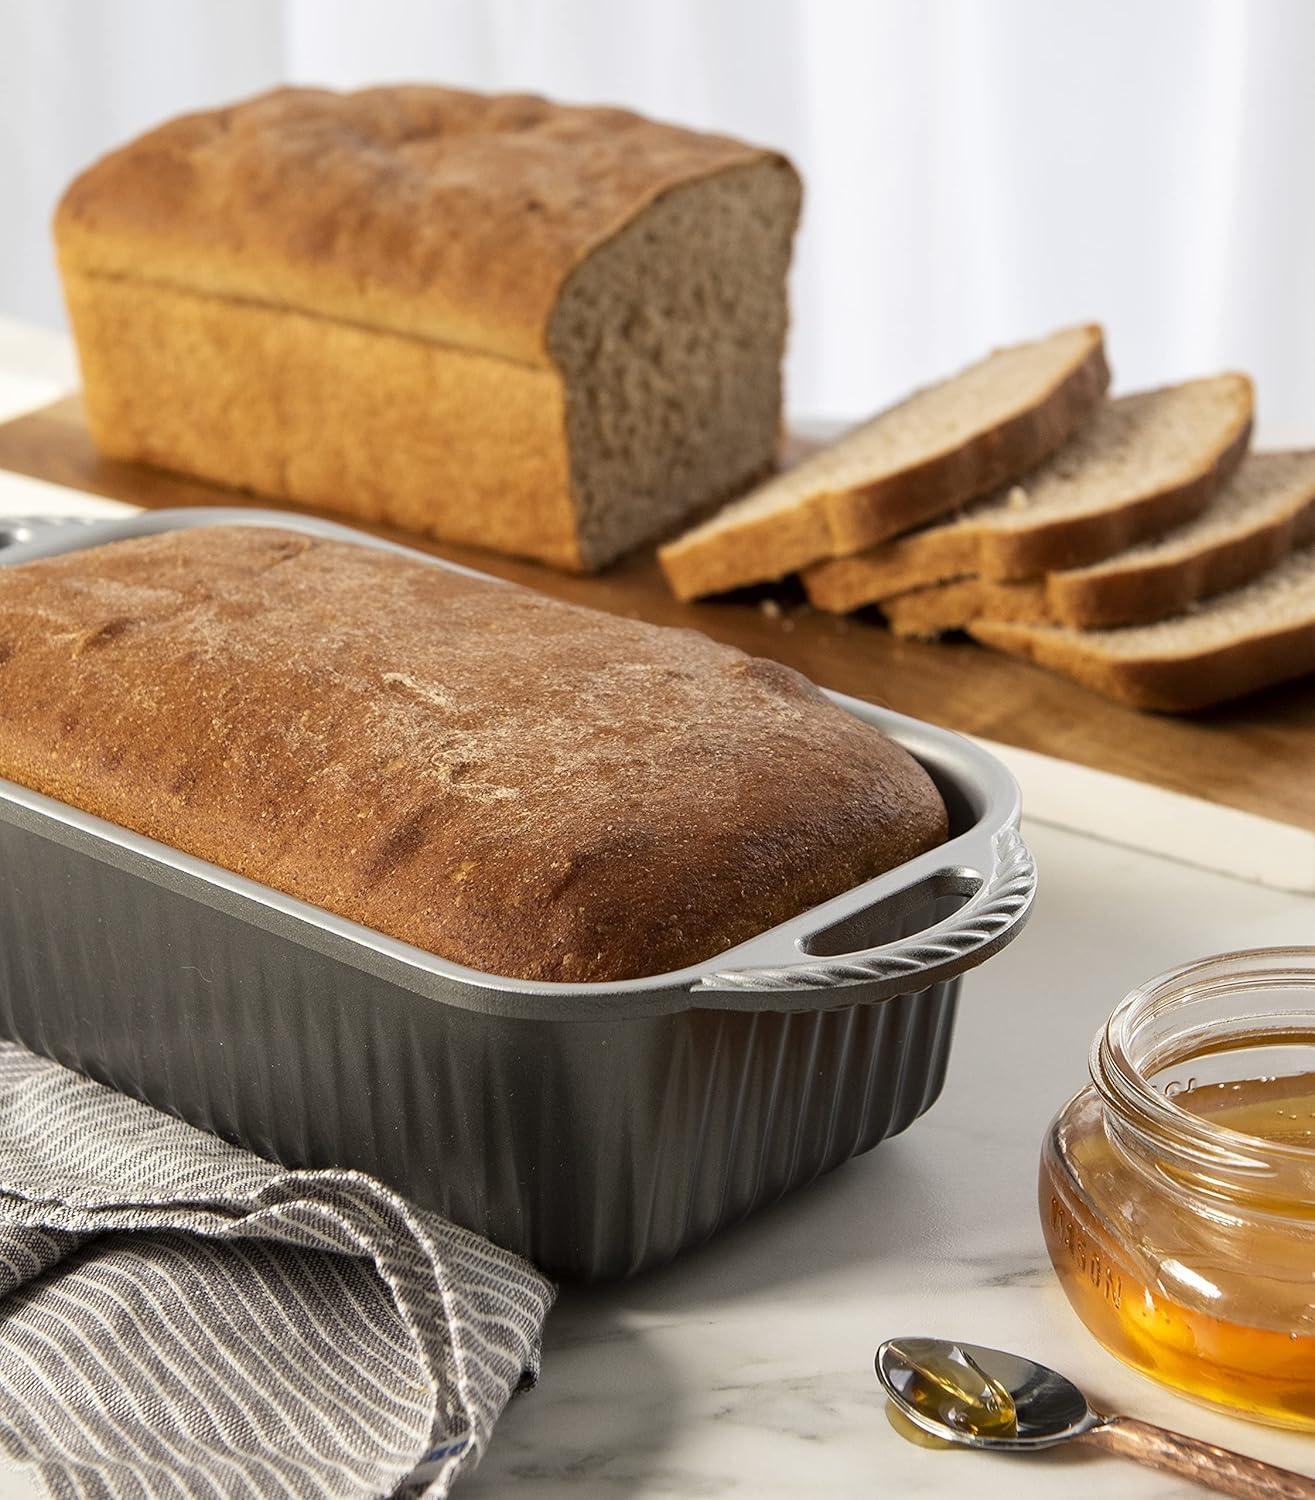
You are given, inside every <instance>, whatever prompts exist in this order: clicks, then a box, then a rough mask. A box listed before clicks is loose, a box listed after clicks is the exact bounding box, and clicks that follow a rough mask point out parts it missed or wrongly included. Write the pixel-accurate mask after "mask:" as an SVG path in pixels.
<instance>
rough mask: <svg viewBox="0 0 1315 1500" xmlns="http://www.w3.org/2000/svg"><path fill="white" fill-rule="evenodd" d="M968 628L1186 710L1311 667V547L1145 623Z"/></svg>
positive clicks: (985, 623) (1131, 695) (1053, 664)
mask: <svg viewBox="0 0 1315 1500" xmlns="http://www.w3.org/2000/svg"><path fill="white" fill-rule="evenodd" d="M968 630H969V633H970V634H971V635H972V636H974V637H975V638H976V639H977V640H979V641H982V642H983V643H984V644H986V645H988V646H995V647H996V648H997V649H999V650H1001V651H1007V652H1009V653H1010V654H1011V655H1014V656H1022V657H1026V658H1027V659H1028V660H1030V661H1034V662H1038V663H1039V664H1040V665H1041V666H1044V667H1050V668H1051V669H1052V670H1053V671H1056V672H1059V673H1062V674H1063V675H1064V676H1065V677H1071V678H1073V679H1074V680H1075V681H1076V682H1081V683H1084V684H1085V685H1086V686H1087V687H1090V688H1094V689H1095V690H1096V691H1097V692H1098V693H1104V694H1105V695H1106V697H1109V698H1115V699H1118V700H1119V701H1120V702H1121V703H1128V704H1131V705H1132V707H1133V708H1150V709H1159V710H1161V711H1162V712H1165V713H1188V712H1191V711H1192V710H1193V709H1198V708H1207V707H1209V705H1210V704H1212V703H1223V702H1225V701H1227V700H1228V699H1229V698H1239V697H1241V696H1242V695H1243V694H1244V693H1250V692H1254V691H1255V690H1256V689H1258V688H1262V687H1269V686H1270V685H1271V684H1272V683H1275V682H1286V681H1287V680H1288V679H1290V678H1293V677H1302V676H1304V675H1305V674H1306V673H1307V672H1312V671H1315V547H1304V548H1302V550H1301V551H1299V552H1294V553H1293V554H1292V555H1291V557H1288V558H1285V559H1284V560H1283V561H1282V562H1281V563H1279V565H1278V566H1277V567H1276V568H1273V569H1272V570H1271V571H1270V572H1268V573H1266V574H1265V575H1264V576H1263V577H1261V578H1258V579H1256V580H1255V581H1254V582H1252V583H1249V584H1246V585H1245V586H1244V587H1243V588H1240V589H1233V590H1232V591H1231V592H1230V593H1227V594H1220V595H1219V596H1218V597H1217V598H1215V599H1212V600H1211V601H1210V602H1209V603H1208V604H1204V605H1201V606H1200V607H1199V608H1197V609H1195V610H1192V611H1190V612H1189V613H1187V614H1182V615H1175V616H1174V617H1173V618H1172V619H1170V620H1160V621H1158V622H1157V623H1156V624H1154V625H1132V626H1128V627H1126V628H1124V629H1121V630H1072V629H1070V628H1068V627H1067V626H1055V625H1020V624H1009V623H1006V622H1003V621H997V620H975V621H973V622H972V624H970V625H969V626H968Z"/></svg>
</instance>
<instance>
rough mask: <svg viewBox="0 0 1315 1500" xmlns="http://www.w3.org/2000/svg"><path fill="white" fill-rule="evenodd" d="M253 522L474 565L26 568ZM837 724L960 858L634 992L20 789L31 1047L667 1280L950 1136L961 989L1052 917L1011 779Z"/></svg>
mask: <svg viewBox="0 0 1315 1500" xmlns="http://www.w3.org/2000/svg"><path fill="white" fill-rule="evenodd" d="M231 524H240V525H244V526H280V527H287V528H291V529H294V530H298V531H304V532H309V533H311V534H312V535H317V536H326V537H333V538H337V539H340V540H347V541H353V542H356V543H358V544H360V545H363V546H380V547H390V548H393V550H397V551H402V552H406V553H407V554H408V555H409V556H412V557H418V558H421V559H422V560H423V561H425V562H428V563H432V564H433V565H434V566H436V567H447V566H449V564H447V563H443V562H440V561H438V560H437V559H434V558H431V557H428V556H425V555H424V554H420V553H416V552H413V551H411V550H410V549H408V548H402V547H394V545H393V544H392V543H388V542H382V541H379V540H378V539H376V538H373V537H370V536H367V535H364V534H362V533H359V532H355V531H352V530H350V529H348V528H347V527H343V526H337V525H333V524H332V523H328V522H322V521H318V520H314V519H310V518H307V517H305V516H299V515H291V514H287V515H285V514H280V513H278V512H271V511H250V510H227V509H214V510H187V511H173V512H168V511H166V512H156V513H154V514H142V515H136V516H131V517H128V518H126V519H121V520H117V519H116V520H112V521H103V522H97V523H93V524H83V525H80V526H74V525H68V524H63V525H60V526H58V527H49V528H43V527H42V526H40V525H39V524H38V523H35V522H33V523H13V522H10V523H8V525H7V536H8V539H9V541H10V545H8V546H5V547H3V548H2V549H0V566H3V565H9V564H14V563H19V562H25V561H29V560H31V559H34V558H38V557H46V556H51V555H53V554H55V553H61V552H67V551H70V550H75V549H77V548H82V547H90V546H96V545H99V544H101V543H104V542H110V541H115V540H118V539H121V538H125V537H133V536H142V535H145V534H148V533H154V532H161V531H168V530H173V529H177V528H182V527H190V526H214V525H231ZM5 530H6V528H5V527H2V526H0V532H4V531H5ZM0 540H4V536H3V535H0ZM462 571H468V570H462ZM830 696H831V697H832V699H833V701H835V702H836V703H837V704H839V705H840V707H841V708H843V709H845V710H847V711H848V712H850V713H853V714H855V715H856V716H857V717H858V718H860V719H862V720H864V721H865V722H866V723H869V724H871V725H873V726H874V727H876V728H877V729H880V730H883V731H884V732H885V733H886V734H888V735H890V736H891V737H892V738H893V739H895V740H897V741H899V743H900V744H902V745H903V746H904V747H905V748H906V749H908V750H909V751H910V752H911V753H912V754H913V755H914V756H915V757H916V758H917V759H918V760H919V761H920V762H921V763H922V764H923V765H924V766H925V767H926V768H927V770H928V771H929V772H930V774H931V775H932V777H933V778H934V779H935V781H936V783H937V785H938V786H939V788H940V790H941V792H942V794H943V796H944V797H945V801H946V803H947V806H948V808H949V811H950V819H951V837H950V839H949V842H948V843H946V844H944V845H942V846H941V847H940V848H938V849H934V850H932V851H931V852H929V853H927V854H924V855H921V856H920V857H919V858H917V859H914V860H911V861H910V862H908V863H907V864H904V865H902V866H900V867H898V868H897V869H895V870H892V871H890V872H888V873H887V874H884V875H882V876H880V877H878V878H877V879H875V880H869V881H867V882H865V883H864V884H862V885H859V886H857V887H855V888H854V889H853V890H850V891H848V892H846V893H845V894H843V895H841V896H837V897H836V898H835V899H833V900H831V901H827V902H826V903H824V904H823V905H821V906H818V907H815V908H813V909H812V910H810V911H808V912H805V913H804V914H803V915H802V916H799V917H796V918H794V919H793V920H792V921H789V922H786V923H784V924H782V925H781V926H778V927H775V928H773V929H771V930H770V931H768V932H764V933H762V934H761V935H760V936H758V937H756V938H754V939H753V940H752V941H750V942H747V943H742V944H740V945H739V946H738V947H736V948H734V949H731V950H730V951H728V952H725V953H722V954H720V955H718V956H717V957H715V958H713V959H710V960H708V961H706V962H704V963H701V964H697V965H694V966H691V967H690V968H686V969H681V970H680V971H678V972H675V973H669V974H659V975H654V976H651V977H648V978H644V979H633V980H627V981H623V982H616V983H607V984H554V983H543V982H533V981H526V980H520V979H507V978H502V977H499V976H497V975H493V974H485V973H480V972H477V971H475V970H472V969H468V968H465V967H463V966H462V965H460V964H456V963H451V962H449V961H447V960H446V959H442V958H437V957H435V956H434V955H433V954H430V953H425V952H422V951H421V950H420V949H418V948H414V947H411V946H410V945H408V944H406V943H402V942H398V941H396V940H394V939H392V938H389V937H385V936H384V935H382V934H381V933H378V932H374V931H372V930H370V929H368V928H365V927H362V926H359V925H358V924H356V923H353V922H349V921H346V920H344V919H343V918H341V917H337V916H334V915H332V914H331V913H329V912H326V911H321V910H319V909H318V908H316V907H313V906H310V905H308V904H307V903H305V902H303V901H298V900H295V899H293V898H292V897H289V896H285V895H282V894H281V893H279V892H277V891H274V890H271V889H269V888H268V887H266V886H262V885H259V884H257V883H256V882H254V881H251V880H246V879H243V878H242V877H241V876H238V875H234V874H232V873H230V872H229V871H226V870H223V869H220V868H219V867H217V866H215V865H212V864H209V863H207V862H206V861H204V860H200V859H194V858H192V857H191V856H190V855H187V854H183V853H180V852H179V851H177V850H175V849H171V848H169V847H167V846H165V845H162V844H159V843H156V842H155V841H153V840H151V839H147V838H142V837H140V836H139V835H137V834H135V833H131V832H128V831H127V830H125V829H123V828H120V827H117V826H115V825H113V824H111V823H108V822H105V821H104V820H103V819H100V818H95V817H91V816H89V815H88V814H86V813H83V812H80V811H78V810H76V809H75V808H72V807H68V806H66V805H64V804H62V803H59V802H56V801H53V800H52V799H51V798H49V797H44V796H41V795H39V794H37V793H35V792H32V791H28V790H26V789H25V788H23V787H20V786H17V785H15V784H14V783H12V782H6V781H0V1031H2V1032H3V1034H4V1035H5V1036H7V1037H10V1038H13V1039H14V1040H16V1041H19V1042H21V1043H23V1044H24V1045H25V1046H27V1047H30V1048H32V1049H34V1050H36V1051H38V1052H41V1053H44V1054H45V1055H47V1056H49V1057H53V1058H56V1059H58V1060H59V1061H60V1062H62V1063H65V1064H67V1065H68V1066H69V1067H72V1068H76V1069H78V1070H79V1071H81V1072H83V1073H85V1074H88V1075H89V1076H91V1077H92V1078H97V1079H99V1080H101V1081H102V1082H104V1083H107V1084H111V1085H112V1086H113V1087H115V1088H117V1089H120V1090H122V1091H124V1092H125V1093H128V1094H132V1095H135V1096H136V1097H137V1098H139V1099H144V1100H147V1101H149V1102H150V1103H151V1104H154V1105H157V1106H159V1107H160V1108H162V1109H166V1110H169V1111H171V1112H172V1113H174V1114H176V1115H180V1116H181V1117H182V1118H183V1119H186V1120H190V1121H191V1122H192V1123H193V1124H194V1125H199V1126H201V1127H203V1128H204V1129H207V1130H212V1131H214V1132H216V1133H217V1134H219V1135H221V1136H223V1137H225V1138H226V1139H228V1140H230V1141H235V1142H239V1143H241V1144H242V1145H244V1146H247V1147H249V1148H250V1149H251V1150H253V1151H257V1152H259V1153H260V1154H262V1155H264V1156H268V1157H273V1158H275V1159H277V1160H279V1161H281V1162H284V1163H287V1164H289V1165H293V1166H312V1167H315V1166H318V1167H323V1166H330V1165H333V1166H347V1167H356V1168H360V1169H361V1170H362V1171H365V1172H370V1173H373V1174H374V1175H375V1176H377V1177H380V1178H382V1179H383V1180H384V1181H385V1182H387V1183H390V1184H391V1185H392V1186H393V1187H395V1188H396V1189H397V1190H398V1191H399V1192H401V1193H403V1194H405V1196H407V1197H408V1198H410V1199H412V1200H414V1201H415V1202H416V1203H418V1204H422V1205H424V1206H425V1207H428V1208H432V1209H437V1210H438V1211H439V1212H440V1213H443V1214H446V1215H448V1216H449V1217H450V1218H452V1219H454V1220H456V1221H457V1222H458V1223H461V1224H465V1225H467V1226H469V1227H470V1228H471V1229H474V1230H477V1231H479V1232H480V1233H481V1234H485V1235H488V1236H489V1237H490V1238H491V1239H493V1240H496V1241H497V1242H498V1243H499V1244H502V1245H505V1246H508V1247H509V1248H511V1249H513V1250H518V1251H521V1252H523V1253H524V1254H525V1255H527V1256H529V1257H530V1258H531V1259H532V1260H534V1261H535V1262H537V1264H539V1265H540V1266H541V1267H543V1268H544V1269H545V1270H546V1271H548V1272H549V1273H551V1274H553V1275H555V1276H558V1277H562V1278H567V1279H579V1280H595V1279H604V1278H612V1277H618V1276H624V1275H627V1274H629V1273H631V1272H634V1271H637V1270H639V1269H641V1268H643V1267H646V1266H651V1265H654V1264H656V1263H658V1262H661V1261H665V1260H667V1259H669V1258H670V1257H672V1256H674V1255H676V1254H677V1253H678V1252H680V1251H682V1250H684V1249H686V1248H688V1247H690V1246H692V1245H696V1244H698V1243H699V1242H701V1241H703V1240H706V1239H707V1238H708V1237H709V1236H710V1235H712V1234H714V1233H716V1231H717V1230H718V1229H721V1228H723V1227H725V1226H726V1225H728V1224H731V1223H733V1222H735V1221H736V1220H738V1219H741V1218H743V1217H744V1215H746V1214H748V1213H749V1212H750V1211H752V1210H753V1209H755V1208H758V1207H761V1206H762V1205H764V1204H766V1203H770V1202H771V1201H772V1200H774V1199H776V1198H779V1197H780V1196H781V1195H782V1194H783V1193H785V1192H787V1191H788V1190H789V1189H791V1188H793V1187H797V1186H799V1185H800V1184H801V1183H805V1182H808V1181H809V1180H810V1179H812V1178H814V1177H816V1176H817V1175H818V1174H819V1173H821V1172H825V1171H827V1170H829V1169H830V1168H832V1167H835V1166H837V1165H838V1164H839V1163H841V1162H843V1161H845V1160H846V1159H847V1158H849V1157H851V1156H854V1155H856V1154H857V1153H859V1152H862V1151H867V1150H869V1149H870V1148H871V1147H873V1146H875V1145H876V1144H877V1143H878V1142H879V1141H881V1140H883V1139H885V1138H886V1137H887V1136H890V1135H894V1134H895V1133H896V1132H898V1131H901V1130H903V1129H904V1128H905V1127H906V1126H907V1125H909V1124H910V1123H911V1122H912V1121H913V1120H914V1119H916V1117H917V1116H918V1115H920V1114H921V1113H922V1112H923V1111H924V1110H925V1109H927V1108H928V1106H929V1105H930V1104H931V1103H932V1102H933V1100H934V1099H935V1098H936V1096H937V1094H938V1093H939V1092H940V1089H941V1085H942V1082H943V1080H944V1076H945V1066H946V1060H947V1055H948V1051H949V1046H950V1035H951V1030H952V1026H953V1021H954V1011H955V1005H956V1001H957V998H958V990H959V984H960V976H961V975H962V974H963V973H964V972H965V971H966V970H968V969H970V968H972V967H974V966H975V965H977V964H979V963H981V962H982V961H983V960H985V959H986V958H988V957H989V956H990V955H991V954H993V953H995V952H996V951H997V950H998V949H999V948H1001V947H1002V946H1003V945H1004V944H1005V943H1007V942H1008V941H1010V939H1011V938H1012V937H1014V935H1015V934H1016V933H1017V932H1018V930H1019V928H1020V927H1021V926H1022V923H1023V921H1024V920H1025V918H1026V915H1027V912H1028V909H1029V907H1030V904H1031V901H1032V895H1033V891H1034V889H1035V870H1034V866H1033V863H1032V859H1031V857H1030V855H1029V853H1028V851H1027V848H1026V846H1025V845H1024V843H1023V841H1022V839H1021V838H1020V837H1019V834H1018V826H1017V825H1018V814H1019V805H1018V789H1017V787H1016V786H1015V784H1014V782H1013V779H1012V778H1011V777H1010V775H1009V773H1008V772H1007V771H1006V770H1005V769H1004V767H1003V766H1001V765H1000V764H999V762H998V761H996V760H995V759H993V758H992V757H991V756H990V755H988V754H986V753H985V752H984V751H982V750H980V749H978V748H977V747H976V746H974V745H972V744H971V743H969V742H968V741H966V740H964V739H961V738H960V737H958V736H957V735H953V734H950V733H948V732H946V731H943V730H939V729H936V728H933V727H932V726H930V725H927V724H923V723H919V722H917V721H916V720H913V719H909V718H905V717H904V716H903V715H900V714H896V713H891V712H889V711H887V710H885V709H880V708H875V707H873V706H871V705H869V704H866V703H860V702H857V701H855V700H854V699H851V698H844V697H841V696H839V695H837V694H831V695H830Z"/></svg>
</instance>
